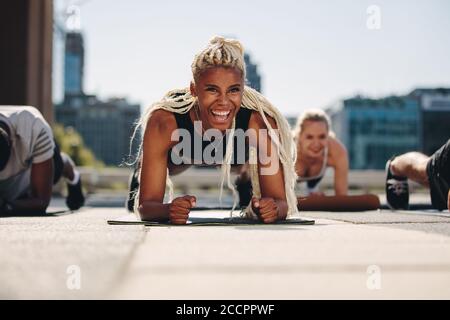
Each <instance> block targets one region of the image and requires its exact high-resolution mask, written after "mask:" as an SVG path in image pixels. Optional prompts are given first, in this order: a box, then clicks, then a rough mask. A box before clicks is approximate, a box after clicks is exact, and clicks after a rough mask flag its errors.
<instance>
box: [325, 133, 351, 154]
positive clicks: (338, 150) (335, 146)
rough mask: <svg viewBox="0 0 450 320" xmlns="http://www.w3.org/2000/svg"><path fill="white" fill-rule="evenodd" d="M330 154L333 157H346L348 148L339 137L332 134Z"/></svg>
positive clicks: (329, 139) (329, 145) (329, 141)
mask: <svg viewBox="0 0 450 320" xmlns="http://www.w3.org/2000/svg"><path fill="white" fill-rule="evenodd" d="M328 154H329V157H330V158H332V159H337V158H341V157H346V156H347V148H346V147H345V146H344V144H343V143H342V142H341V141H340V140H339V139H338V138H336V137H333V136H330V137H329V138H328Z"/></svg>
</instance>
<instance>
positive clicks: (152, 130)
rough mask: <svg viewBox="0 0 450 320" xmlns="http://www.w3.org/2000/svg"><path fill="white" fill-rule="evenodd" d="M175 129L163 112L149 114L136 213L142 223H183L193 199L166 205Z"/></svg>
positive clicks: (167, 114)
mask: <svg viewBox="0 0 450 320" xmlns="http://www.w3.org/2000/svg"><path fill="white" fill-rule="evenodd" d="M176 129H177V125H176V122H175V119H174V117H173V115H172V114H170V113H169V112H167V111H163V110H158V111H155V112H154V113H153V115H152V116H151V118H150V120H149V123H148V124H147V127H146V130H145V133H144V143H143V147H142V148H143V149H142V163H141V178H140V187H139V214H140V217H141V219H142V220H147V221H167V220H170V221H171V222H172V223H175V224H186V222H187V219H188V217H189V212H190V210H191V208H193V207H194V206H195V197H192V196H185V197H180V198H177V199H174V200H173V201H172V203H170V204H166V203H163V201H164V193H165V190H166V177H167V161H168V152H169V150H170V148H171V147H172V146H173V144H174V143H173V142H172V141H171V137H172V133H173V132H174V131H175V130H176Z"/></svg>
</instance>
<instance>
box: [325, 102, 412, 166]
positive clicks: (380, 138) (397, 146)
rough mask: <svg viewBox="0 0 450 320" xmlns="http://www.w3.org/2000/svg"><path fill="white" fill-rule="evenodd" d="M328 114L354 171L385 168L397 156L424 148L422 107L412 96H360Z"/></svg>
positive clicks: (342, 103)
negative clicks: (421, 131)
mask: <svg viewBox="0 0 450 320" xmlns="http://www.w3.org/2000/svg"><path fill="white" fill-rule="evenodd" d="M328 112H329V113H330V116H331V119H332V122H333V130H334V132H335V133H336V135H337V137H338V138H339V139H340V140H341V141H342V142H343V143H344V145H345V146H346V147H347V149H348V152H349V158H350V168H351V169H384V167H385V164H386V161H387V160H388V159H389V158H390V157H392V156H393V155H395V154H401V153H404V152H408V151H412V150H418V149H419V147H420V107H419V103H418V101H417V100H416V99H413V98H412V97H409V96H406V97H397V96H392V97H386V98H383V99H368V98H363V97H360V96H357V97H354V98H351V99H347V100H344V101H343V102H341V103H340V104H339V105H338V106H337V107H335V108H332V109H330V110H329V111H328Z"/></svg>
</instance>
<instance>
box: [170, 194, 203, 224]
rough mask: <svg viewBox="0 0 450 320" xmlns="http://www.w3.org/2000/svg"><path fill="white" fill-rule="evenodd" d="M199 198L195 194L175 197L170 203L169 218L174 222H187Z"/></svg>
mask: <svg viewBox="0 0 450 320" xmlns="http://www.w3.org/2000/svg"><path fill="white" fill-rule="evenodd" d="M196 202H197V199H196V198H195V197H194V196H184V197H179V198H175V199H174V200H173V201H172V203H171V204H170V205H169V220H170V222H171V223H173V224H186V223H187V220H188V218H189V213H190V212H191V209H192V208H194V207H195V205H196Z"/></svg>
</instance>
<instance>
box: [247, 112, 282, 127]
mask: <svg viewBox="0 0 450 320" xmlns="http://www.w3.org/2000/svg"><path fill="white" fill-rule="evenodd" d="M250 111H251V115H250V121H249V127H251V128H257V129H266V128H267V126H266V124H265V122H264V119H263V116H262V115H261V113H259V112H258V111H256V110H250ZM264 115H265V116H266V119H267V121H269V123H270V125H271V126H272V128H276V127H277V123H276V121H275V119H274V118H273V117H271V116H269V115H268V114H267V113H265V112H264Z"/></svg>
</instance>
